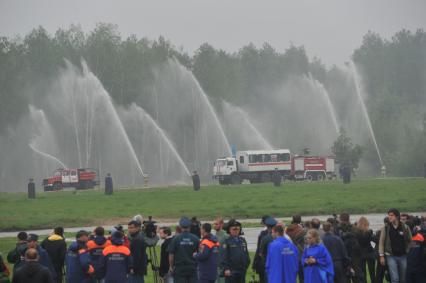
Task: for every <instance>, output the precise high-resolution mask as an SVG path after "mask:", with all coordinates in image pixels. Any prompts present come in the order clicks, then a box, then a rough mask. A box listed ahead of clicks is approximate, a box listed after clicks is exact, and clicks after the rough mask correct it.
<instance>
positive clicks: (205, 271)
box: [194, 223, 220, 283]
mask: <svg viewBox="0 0 426 283" xmlns="http://www.w3.org/2000/svg"><path fill="white" fill-rule="evenodd" d="M211 231H212V226H211V225H210V224H209V223H204V224H203V225H202V226H201V236H202V240H201V242H200V246H199V247H198V252H197V253H195V254H194V258H195V260H196V261H197V263H198V282H199V283H214V282H215V281H216V278H217V264H218V257H219V246H220V245H219V241H218V239H217V238H216V236H214V235H212V234H211Z"/></svg>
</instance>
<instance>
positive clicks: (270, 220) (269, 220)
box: [265, 217, 277, 226]
mask: <svg viewBox="0 0 426 283" xmlns="http://www.w3.org/2000/svg"><path fill="white" fill-rule="evenodd" d="M265 225H266V226H275V225H277V220H275V218H273V217H268V218H266V220H265Z"/></svg>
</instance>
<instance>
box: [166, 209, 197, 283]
mask: <svg viewBox="0 0 426 283" xmlns="http://www.w3.org/2000/svg"><path fill="white" fill-rule="evenodd" d="M179 225H180V227H181V228H182V233H180V234H179V235H177V236H175V237H174V239H173V240H172V242H171V243H170V245H169V247H168V249H167V251H168V252H169V266H170V271H171V273H174V282H175V283H181V282H186V283H195V282H196V281H197V263H196V261H195V259H194V257H193V254H194V253H195V252H196V251H197V249H198V245H199V243H200V240H199V239H198V238H197V236H195V235H194V234H192V233H190V232H189V229H190V226H191V220H189V219H188V218H187V217H182V218H181V220H180V221H179Z"/></svg>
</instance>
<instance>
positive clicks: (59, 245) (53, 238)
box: [41, 227, 67, 283]
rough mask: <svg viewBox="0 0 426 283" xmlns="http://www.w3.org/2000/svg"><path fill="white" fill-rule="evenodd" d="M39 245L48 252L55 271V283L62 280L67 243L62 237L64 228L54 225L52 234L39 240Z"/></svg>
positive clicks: (59, 282)
mask: <svg viewBox="0 0 426 283" xmlns="http://www.w3.org/2000/svg"><path fill="white" fill-rule="evenodd" d="M41 247H42V248H43V249H45V250H46V252H47V253H48V254H49V257H50V260H51V261H52V264H53V268H54V269H55V272H56V275H57V276H56V281H55V282H57V283H61V282H62V275H63V272H62V270H63V269H64V262H65V255H66V254H67V244H66V243H65V239H64V228H62V227H56V228H55V229H53V234H52V235H50V236H49V237H47V238H46V239H44V240H43V241H42V242H41Z"/></svg>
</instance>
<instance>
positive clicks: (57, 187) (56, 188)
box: [53, 182, 63, 191]
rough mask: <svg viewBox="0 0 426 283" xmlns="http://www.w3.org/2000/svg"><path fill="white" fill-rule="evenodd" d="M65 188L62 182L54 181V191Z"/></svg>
mask: <svg viewBox="0 0 426 283" xmlns="http://www.w3.org/2000/svg"><path fill="white" fill-rule="evenodd" d="M62 189H63V186H62V183H61V182H55V183H53V190H54V191H60V190H62Z"/></svg>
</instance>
